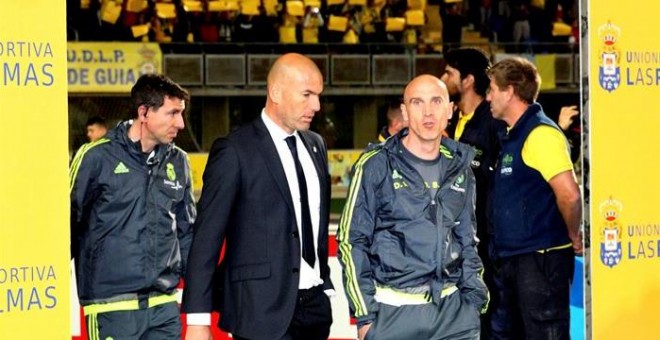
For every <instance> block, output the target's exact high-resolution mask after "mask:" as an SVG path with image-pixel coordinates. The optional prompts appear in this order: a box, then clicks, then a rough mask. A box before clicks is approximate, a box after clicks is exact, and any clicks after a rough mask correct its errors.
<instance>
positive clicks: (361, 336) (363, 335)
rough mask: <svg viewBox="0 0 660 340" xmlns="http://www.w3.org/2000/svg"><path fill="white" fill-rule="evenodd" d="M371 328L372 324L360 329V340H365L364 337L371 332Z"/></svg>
mask: <svg viewBox="0 0 660 340" xmlns="http://www.w3.org/2000/svg"><path fill="white" fill-rule="evenodd" d="M369 328H371V324H370V323H368V324H366V325H364V326H361V327H360V328H358V340H364V337H366V336H367V332H368V331H369Z"/></svg>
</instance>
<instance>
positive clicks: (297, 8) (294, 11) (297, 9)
mask: <svg viewBox="0 0 660 340" xmlns="http://www.w3.org/2000/svg"><path fill="white" fill-rule="evenodd" d="M286 12H287V13H288V14H289V15H293V16H296V17H301V16H303V15H305V8H304V6H303V2H302V1H287V2H286Z"/></svg>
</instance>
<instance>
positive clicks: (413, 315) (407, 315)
mask: <svg viewBox="0 0 660 340" xmlns="http://www.w3.org/2000/svg"><path fill="white" fill-rule="evenodd" d="M365 339H366V340H422V339H423V340H478V339H479V311H478V310H477V307H476V306H472V305H470V304H469V303H467V302H466V301H464V300H463V299H462V298H461V293H460V292H454V293H453V294H451V295H449V296H446V297H444V298H442V299H441V300H440V301H438V302H437V303H427V304H423V305H403V306H391V305H388V304H385V303H381V304H380V306H379V310H378V314H377V315H376V319H375V320H374V322H373V323H372V324H371V327H370V328H369V331H368V332H367V335H366V337H365Z"/></svg>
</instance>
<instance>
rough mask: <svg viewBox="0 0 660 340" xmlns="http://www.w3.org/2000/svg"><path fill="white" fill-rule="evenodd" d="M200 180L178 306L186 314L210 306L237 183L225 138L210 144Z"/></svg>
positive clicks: (231, 151) (234, 158)
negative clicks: (194, 219)
mask: <svg viewBox="0 0 660 340" xmlns="http://www.w3.org/2000/svg"><path fill="white" fill-rule="evenodd" d="M203 179H204V186H203V188H202V196H201V197H200V201H199V214H198V215H197V219H196V221H195V224H194V227H193V237H192V245H191V247H190V254H189V255H188V262H187V268H186V275H185V288H184V291H183V305H182V308H181V309H182V311H183V312H185V313H210V312H211V311H212V309H213V301H214V299H213V287H214V286H213V284H214V282H213V274H214V272H215V271H216V267H217V264H218V260H219V258H220V249H221V248H222V243H223V241H224V237H225V231H226V230H227V224H228V223H229V219H230V216H231V210H232V206H233V202H234V200H235V198H236V195H237V193H238V190H239V186H240V169H239V160H238V155H237V153H236V150H235V149H234V147H233V146H232V145H231V143H230V142H229V141H228V140H227V139H224V138H221V139H218V140H216V141H215V142H214V143H213V146H212V147H211V152H210V153H209V159H208V163H207V164H206V169H205V170H204V176H203ZM216 284H222V283H221V282H218V283H216Z"/></svg>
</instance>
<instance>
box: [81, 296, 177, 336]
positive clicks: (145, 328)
mask: <svg viewBox="0 0 660 340" xmlns="http://www.w3.org/2000/svg"><path fill="white" fill-rule="evenodd" d="M85 322H86V323H87V337H88V338H89V339H90V340H99V339H103V340H105V339H113V340H163V339H181V319H180V316H179V307H178V306H177V304H176V302H170V303H166V304H162V305H158V306H155V307H151V308H146V309H139V310H130V311H118V312H105V313H99V314H90V315H87V316H86V317H85Z"/></svg>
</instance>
